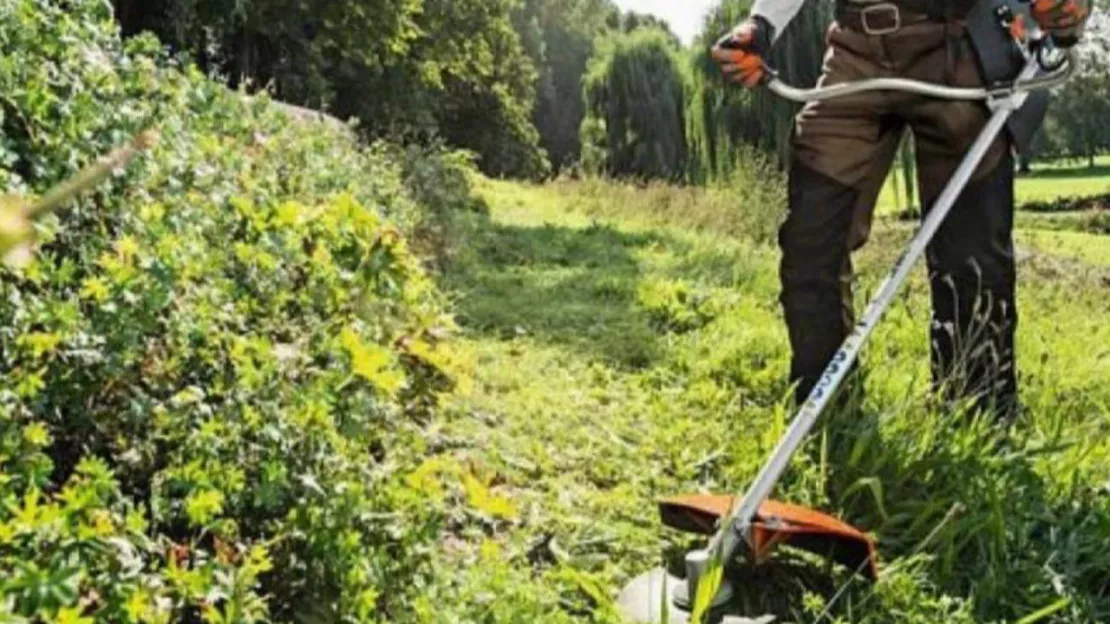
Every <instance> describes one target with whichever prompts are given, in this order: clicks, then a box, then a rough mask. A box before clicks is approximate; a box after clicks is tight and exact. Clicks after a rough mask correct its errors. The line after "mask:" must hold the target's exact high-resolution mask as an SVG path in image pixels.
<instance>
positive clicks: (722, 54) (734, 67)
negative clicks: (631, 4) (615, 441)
mask: <svg viewBox="0 0 1110 624" xmlns="http://www.w3.org/2000/svg"><path fill="white" fill-rule="evenodd" d="M1073 1H1074V0H1073ZM773 31H774V27H773V26H771V24H770V23H769V22H768V21H767V20H765V19H763V18H762V17H759V16H758V15H757V16H755V17H753V18H751V19H749V20H747V21H745V22H744V23H742V24H740V25H739V26H737V27H736V28H735V29H733V31H732V32H730V33H729V34H727V35H725V36H724V37H722V38H721V40H720V41H718V42H717V44H716V45H714V46H713V51H712V53H711V56H712V57H713V60H714V61H717V63H719V64H720V66H721V71H722V72H724V74H725V79H727V80H729V81H730V82H735V83H738V84H742V85H744V86H745V87H749V88H750V87H755V86H756V85H758V84H759V83H760V82H762V81H763V79H764V77H765V76H766V74H767V70H766V69H765V67H764V65H763V56H764V55H765V54H767V53H768V52H770V50H771V41H772V39H773V38H774V32H773Z"/></svg>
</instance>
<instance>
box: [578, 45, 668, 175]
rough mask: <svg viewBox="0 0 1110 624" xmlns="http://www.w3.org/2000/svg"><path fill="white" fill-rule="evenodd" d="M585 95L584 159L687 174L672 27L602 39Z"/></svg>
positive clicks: (603, 165) (626, 170)
mask: <svg viewBox="0 0 1110 624" xmlns="http://www.w3.org/2000/svg"><path fill="white" fill-rule="evenodd" d="M584 96H585V100H586V111H587V112H586V118H585V119H584V120H583V122H582V144H583V145H582V161H583V163H582V164H583V166H585V167H587V168H589V169H592V170H595V171H601V172H605V173H608V174H610V175H616V176H630V177H638V178H660V179H670V180H678V179H682V178H684V177H685V174H686V164H687V162H686V161H687V149H686V133H685V132H686V128H685V85H684V77H683V74H682V67H681V61H680V59H679V56H678V50H677V49H676V48H675V46H674V42H673V40H672V39H671V37H670V36H669V35H668V34H667V33H665V32H663V31H660V30H657V29H646V30H643V29H641V30H634V31H633V32H631V33H621V34H615V35H612V36H610V37H609V38H607V39H606V40H605V41H603V42H602V43H601V45H600V46H599V49H598V51H597V54H596V55H595V56H594V58H593V59H592V60H591V61H590V65H589V70H588V71H587V74H586V79H585V85H584Z"/></svg>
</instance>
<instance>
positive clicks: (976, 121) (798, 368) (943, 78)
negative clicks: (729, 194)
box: [779, 17, 1017, 412]
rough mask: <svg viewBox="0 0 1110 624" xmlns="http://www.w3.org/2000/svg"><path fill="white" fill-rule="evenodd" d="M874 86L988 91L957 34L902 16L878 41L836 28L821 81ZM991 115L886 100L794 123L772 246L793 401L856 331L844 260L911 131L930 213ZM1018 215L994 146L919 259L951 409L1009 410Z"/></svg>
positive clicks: (873, 96)
mask: <svg viewBox="0 0 1110 624" xmlns="http://www.w3.org/2000/svg"><path fill="white" fill-rule="evenodd" d="M907 22H908V23H907ZM876 77H905V78H913V79H917V80H924V81H929V82H936V83H945V84H949V85H953V86H967V87H973V86H980V85H981V84H982V79H981V77H980V74H979V70H978V68H977V64H976V61H975V59H974V57H973V52H972V50H971V47H970V43H969V42H968V41H967V38H966V35H965V33H964V32H963V29H962V26H960V25H959V24H945V23H940V22H935V21H927V20H925V19H924V18H919V19H913V18H909V17H904V18H903V26H902V28H901V29H900V30H898V31H896V32H894V33H891V34H886V35H868V34H864V33H863V32H860V31H855V30H850V29H848V28H846V27H842V26H840V25H837V24H834V25H833V26H832V28H831V29H830V30H829V34H828V51H827V55H826V57H825V64H824V70H823V76H822V78H821V83H822V84H825V85H829V84H836V83H839V82H850V81H855V80H862V79H867V78H876ZM988 117H989V112H988V110H987V109H986V107H985V105H984V104H983V103H980V102H959V101H942V100H938V99H932V98H926V97H922V96H916V95H912V94H905V93H894V92H873V93H867V94H860V95H856V96H851V97H846V98H843V99H837V100H830V101H826V102H820V103H811V104H809V105H807V106H806V107H805V108H804V109H803V110H802V111H801V112H800V113H799V115H798V118H797V124H796V127H795V134H794V140H793V154H792V157H791V167H790V194H789V198H790V199H789V214H788V217H787V219H786V221H785V223H784V224H783V226H782V229H781V231H780V236H779V241H780V246H781V248H782V252H783V259H782V267H781V278H782V298H781V299H782V304H783V308H784V311H785V316H786V322H787V326H788V328H789V333H790V339H791V347H792V350H793V358H792V366H791V378H792V380H793V381H794V382H796V383H798V399H799V401H800V400H802V399H804V397H805V396H807V395H808V394H809V392H810V391H811V390H812V388H813V386H814V384H815V383H816V381H817V379H818V378H819V377H820V375H821V373H822V371H823V370H824V368H825V366H826V365H827V364H828V362H829V360H830V358H831V357H832V355H833V354H834V353H835V352H836V350H837V349H838V348H839V346H840V344H841V342H842V341H843V339H844V338H845V337H846V336H847V333H848V332H849V331H850V330H851V328H852V326H853V324H854V320H853V319H854V313H853V305H852V296H851V279H852V263H851V252H852V251H854V250H856V249H858V248H859V247H860V246H862V245H863V244H864V243H865V242H866V241H867V239H868V236H869V234H870V231H871V222H872V213H873V209H874V205H875V200H876V198H877V196H878V193H879V191H880V189H881V187H882V185H883V182H884V181H885V179H886V176H887V173H888V172H889V170H890V166H891V163H892V160H893V158H894V155H895V152H896V149H897V146H898V142H899V139H900V138H901V137H902V135H903V133H904V132H905V130H906V128H907V127H908V128H909V129H910V130H911V131H912V132H913V135H914V140H915V148H916V153H917V156H916V157H917V169H918V176H919V178H918V186H919V190H920V193H919V196H920V198H921V201H922V205H923V206H925V207H926V210H928V208H929V207H930V206H931V205H932V203H933V202H934V201H935V200H936V198H937V197H938V196H939V194H940V193H941V191H942V190H943V187H944V185H945V183H946V182H947V181H948V179H949V178H950V177H951V175H952V174H953V173H954V172H955V169H956V168H957V166H958V165H959V163H960V161H961V160H962V158H963V156H964V155H965V153H966V151H967V150H968V148H969V147H970V146H971V144H972V142H973V141H974V140H975V138H976V137H977V136H978V134H979V133H980V131H981V130H982V128H983V126H984V125H985V123H986V121H987V119H988ZM1013 204H1014V197H1013V163H1012V158H1011V153H1010V144H1009V141H1008V139H1007V138H1006V137H1000V139H999V140H998V141H997V142H996V144H995V145H994V146H993V147H992V149H991V151H990V152H989V154H988V156H987V157H986V159H985V160H984V161H983V163H982V165H981V166H980V168H979V170H978V172H977V173H976V175H975V176H974V178H973V180H972V182H971V183H970V184H969V186H968V187H967V189H966V190H965V191H964V193H963V194H962V196H961V198H960V200H959V201H958V203H957V205H956V206H955V207H954V209H953V211H952V213H951V214H950V215H949V217H948V218H947V220H946V222H945V224H944V225H943V227H942V228H941V230H940V231H939V232H938V234H937V236H936V238H935V239H934V241H933V243H932V244H931V245H930V247H929V250H928V253H927V258H928V266H929V270H930V276H931V290H932V305H933V321H932V324H931V331H930V338H931V353H932V365H933V366H932V369H933V374H934V381H935V383H936V385H937V387H938V389H941V388H943V390H944V393H945V395H946V396H948V397H949V398H958V397H966V396H969V395H971V396H974V397H976V398H977V399H978V400H979V401H980V405H981V406H983V407H994V408H998V409H1000V410H1002V411H1004V412H1008V411H1009V410H1010V409H1012V407H1013V405H1014V401H1015V399H1014V397H1015V394H1016V377H1015V370H1014V357H1013V336H1014V329H1015V326H1016V322H1017V315H1016V311H1015V309H1014V287H1015V284H1014V282H1015V275H1014V273H1015V272H1014V262H1013V246H1012V229H1013Z"/></svg>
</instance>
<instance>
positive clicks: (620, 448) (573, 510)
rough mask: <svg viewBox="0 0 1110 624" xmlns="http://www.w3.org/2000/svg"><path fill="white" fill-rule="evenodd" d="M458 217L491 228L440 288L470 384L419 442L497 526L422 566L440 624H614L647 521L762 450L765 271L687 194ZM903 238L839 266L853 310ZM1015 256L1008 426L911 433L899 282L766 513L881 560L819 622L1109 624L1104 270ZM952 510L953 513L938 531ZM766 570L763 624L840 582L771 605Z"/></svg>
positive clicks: (771, 303)
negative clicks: (1019, 410)
mask: <svg viewBox="0 0 1110 624" xmlns="http://www.w3.org/2000/svg"><path fill="white" fill-rule="evenodd" d="M481 194H482V195H483V197H484V198H485V199H486V201H487V202H488V203H489V205H490V207H491V214H490V216H489V217H482V218H480V219H477V220H476V221H473V222H470V223H469V226H468V227H469V229H468V230H467V231H466V233H465V235H464V236H463V239H462V241H463V242H462V244H461V246H460V248H459V250H458V252H457V253H458V255H457V256H456V257H455V258H454V260H453V262H452V263H451V264H450V266H449V268H448V269H447V271H446V272H445V275H444V277H443V286H444V287H445V288H446V289H447V291H448V292H450V293H452V295H453V297H454V300H455V305H456V309H457V314H458V318H459V321H460V323H461V324H462V326H463V328H464V336H465V338H464V339H463V340H462V343H461V345H460V348H461V349H462V351H463V352H464V353H466V358H465V359H466V361H467V362H468V364H467V366H468V367H469V369H470V371H471V373H472V375H473V378H474V381H473V384H472V386H471V387H470V388H469V390H468V392H466V393H465V394H464V395H462V396H460V398H459V399H458V403H457V405H456V409H457V410H458V412H459V414H460V417H458V418H456V419H454V420H453V421H452V422H451V423H450V424H448V425H446V426H445V428H444V430H443V432H442V437H443V440H445V445H447V446H448V447H449V448H450V449H451V450H450V451H449V452H448V453H447V455H449V456H450V457H451V458H452V460H453V461H458V462H462V463H465V464H467V465H473V466H478V467H479V468H478V470H479V471H480V473H481V474H485V475H487V478H488V480H489V481H490V482H491V483H496V484H497V491H498V492H499V493H500V495H501V496H504V497H505V499H506V500H507V501H511V505H512V508H513V510H514V516H513V517H514V518H515V520H514V521H513V522H510V523H506V524H502V525H500V526H498V527H497V528H496V529H492V530H487V531H483V532H477V533H470V534H467V535H461V536H458V537H457V538H455V539H454V540H453V541H452V543H451V549H450V551H451V553H452V554H451V555H450V557H449V558H448V562H447V564H446V565H447V567H448V568H453V569H456V570H457V572H456V574H457V575H458V580H457V583H458V584H459V586H461V587H463V588H464V591H463V592H462V593H463V595H464V596H466V597H467V598H466V600H464V601H463V603H461V604H458V605H455V607H454V608H452V609H451V611H452V612H453V613H470V614H472V615H474V617H476V620H477V621H483V622H518V621H520V622H522V621H544V622H563V621H578V620H580V619H581V620H586V621H616V620H615V615H614V614H613V613H612V611H611V602H610V600H611V598H612V591H613V590H615V589H616V588H618V587H619V586H620V584H621V583H622V582H624V581H625V580H627V579H628V578H629V577H630V575H634V574H636V573H638V572H639V571H642V570H643V569H645V568H647V567H651V566H653V565H657V564H659V563H660V561H661V560H662V557H663V553H664V552H665V551H666V552H669V553H672V554H673V552H674V551H675V549H676V548H677V546H676V545H678V544H683V543H685V542H683V541H682V539H681V538H680V537H679V536H677V535H675V534H672V533H670V532H667V531H665V530H663V529H660V528H659V525H658V522H657V520H656V517H655V507H654V505H653V501H654V500H655V499H657V498H658V497H661V496H666V495H670V494H674V493H679V492H684V491H702V490H706V491H726V492H732V491H735V490H738V489H740V488H742V487H743V486H744V485H745V484H746V483H747V480H748V479H750V478H751V477H752V476H753V474H754V471H755V470H756V469H757V467H758V465H759V463H760V462H761V461H762V459H763V458H764V457H765V456H766V454H767V453H768V452H769V449H770V445H771V444H773V442H774V441H775V440H776V438H777V435H778V434H779V432H780V431H781V430H782V427H783V423H784V418H786V417H787V416H788V414H786V413H785V412H784V411H783V409H782V405H783V403H782V397H783V396H784V395H785V393H786V391H787V389H786V387H785V386H784V383H783V377H784V376H785V372H786V370H785V366H786V357H787V353H786V336H785V333H784V330H783V328H782V326H781V323H780V319H779V311H778V304H777V302H776V296H777V282H776V277H775V267H776V262H777V255H776V253H775V250H774V248H773V247H771V246H770V243H769V242H767V241H766V239H765V240H763V241H756V240H752V239H751V238H750V237H746V236H736V235H720V234H717V233H715V232H719V231H721V230H722V229H724V230H728V229H729V228H728V227H724V226H727V221H728V220H729V218H730V217H729V216H728V215H729V214H731V215H732V217H731V218H733V219H742V218H744V217H743V210H744V207H743V206H741V205H736V206H735V207H734V209H733V210H735V212H733V213H728V212H726V213H724V215H723V216H722V215H721V214H719V213H718V211H719V210H720V209H721V208H723V207H724V204H722V203H718V202H721V201H722V200H721V199H720V198H719V197H718V198H714V197H712V196H709V195H706V194H704V193H697V192H692V191H690V192H686V191H678V190H674V189H670V190H668V189H667V188H666V187H652V188H648V189H644V190H636V189H634V188H631V187H627V186H616V185H609V184H606V183H600V182H583V183H571V182H563V183H556V184H553V185H549V186H521V185H518V184H513V183H504V182H492V181H485V182H483V183H482V184H481ZM699 208H702V210H699ZM708 213H718V219H723V220H724V221H725V222H726V223H724V224H722V223H712V220H710V219H708V218H707V217H706V216H705V215H706V214H708ZM908 232H909V230H908V228H907V227H906V225H905V224H902V223H897V222H894V221H892V220H888V219H884V220H882V221H881V223H880V227H879V230H878V231H877V233H876V235H875V237H874V242H873V243H872V244H871V245H870V246H869V247H868V248H867V249H865V250H864V251H863V252H862V253H861V254H860V257H859V259H858V260H859V264H860V266H861V274H862V278H861V287H860V288H859V289H858V291H859V296H860V298H861V303H862V297H863V294H865V293H866V292H867V291H868V290H869V289H870V288H871V287H873V286H874V284H875V283H876V280H877V278H878V277H880V276H881V274H882V273H883V271H885V269H886V267H887V265H888V264H889V263H890V262H892V260H893V259H894V257H895V256H896V254H897V252H898V248H899V245H900V244H901V243H903V242H904V241H905V240H906V239H907V236H908ZM1020 238H1021V240H1022V241H1023V242H1024V243H1025V244H1026V246H1025V247H1023V249H1024V252H1023V259H1022V261H1021V267H1020V272H1021V280H1022V281H1021V286H1022V288H1021V297H1020V305H1021V307H1022V314H1023V316H1022V319H1023V321H1022V327H1021V334H1020V349H1021V359H1020V367H1021V369H1022V373H1023V387H1022V400H1023V402H1024V404H1025V405H1026V407H1027V413H1026V415H1025V416H1024V418H1023V420H1022V421H1021V422H1020V423H1019V424H1018V426H1017V427H1015V428H1014V430H1013V431H1010V432H1009V433H993V432H992V430H991V429H990V427H988V426H986V424H985V423H982V422H976V423H971V422H968V421H966V420H961V417H960V416H959V415H953V414H947V413H940V412H936V411H930V410H929V409H927V408H926V406H925V405H926V401H925V398H924V393H925V385H924V384H925V382H926V378H927V369H926V359H927V358H926V342H925V331H926V322H927V318H928V317H927V300H926V298H925V289H926V284H925V281H924V279H923V273H922V271H921V270H920V269H919V270H918V272H917V274H916V275H915V277H914V279H913V282H912V284H910V286H909V289H908V294H907V295H906V296H905V297H903V298H902V299H901V300H900V301H899V303H898V304H897V305H896V307H895V309H894V310H893V311H892V313H891V314H890V315H889V317H888V319H887V322H886V323H885V324H884V325H883V326H882V328H881V329H880V331H879V332H878V334H877V335H876V336H875V338H874V341H873V343H872V344H871V347H870V348H869V349H868V350H867V353H866V355H865V360H866V362H867V368H868V370H869V374H868V381H867V387H868V394H867V396H866V399H865V400H864V401H863V404H862V409H861V412H860V413H857V414H855V415H854V416H852V417H850V418H847V417H845V416H843V415H838V414H834V415H832V416H831V417H830V418H828V419H827V420H826V421H825V423H824V428H823V429H822V431H821V432H819V433H818V434H817V435H816V436H815V437H814V440H813V441H812V442H811V443H810V446H809V448H808V449H807V452H806V453H803V456H802V457H799V458H798V459H797V461H796V462H795V464H794V468H793V469H792V471H791V472H790V475H789V476H788V478H787V479H786V480H785V483H784V484H783V487H782V488H781V489H780V496H781V497H785V498H789V499H790V500H792V501H795V502H799V503H806V504H811V505H817V506H820V507H823V508H825V509H830V510H832V511H834V512H838V513H840V514H842V515H843V516H844V517H846V518H847V519H849V520H851V521H853V522H855V523H857V524H859V525H860V526H862V527H863V528H865V529H866V530H871V531H874V532H875V534H876V535H877V536H878V538H879V540H880V544H881V550H882V554H883V557H884V565H885V566H888V574H887V576H886V577H884V580H883V581H882V582H880V583H879V584H878V585H877V586H875V587H874V588H866V587H859V586H858V585H857V586H852V587H851V588H850V590H849V591H848V592H847V594H846V597H844V598H841V599H840V600H839V601H838V603H836V604H835V605H832V608H831V611H832V613H833V614H835V615H837V616H838V617H840V618H843V619H841V620H839V621H844V622H848V621H852V622H890V621H912V622H939V621H966V622H980V621H982V622H985V621H1015V620H1017V619H1020V618H1022V617H1025V616H1029V615H1030V614H1034V615H1036V613H1037V612H1038V611H1041V610H1047V611H1042V614H1041V615H1040V616H1036V617H1033V618H1031V619H1027V620H1022V621H1023V622H1026V623H1028V622H1035V621H1046V622H1048V621H1053V622H1088V621H1095V620H1096V619H1104V618H1107V617H1110V595H1108V593H1107V587H1108V585H1107V583H1108V582H1110V578H1108V577H1107V572H1106V570H1107V569H1108V567H1107V566H1108V564H1110V560H1108V559H1107V555H1106V552H1107V547H1108V546H1110V532H1108V529H1110V507H1108V506H1107V503H1106V497H1105V496H1101V497H1100V495H1099V494H1098V492H1099V488H1100V487H1104V486H1105V484H1106V483H1107V479H1110V438H1108V437H1107V435H1106V433H1107V431H1108V430H1110V385H1108V384H1107V383H1106V382H1107V380H1108V379H1110V348H1108V347H1107V346H1106V345H1110V326H1108V324H1107V323H1106V322H1105V319H1106V318H1107V314H1108V313H1110V309H1108V308H1107V303H1106V302H1107V301H1108V295H1110V265H1108V262H1107V260H1108V259H1107V257H1106V256H1105V250H1106V248H1107V247H1108V246H1107V245H1106V239H1105V238H1100V237H1097V236H1095V235H1092V234H1084V233H1080V232H1074V231H1062V232H1060V231H1057V232H1041V231H1034V230H1023V231H1022V232H1021V235H1020ZM446 441H449V442H446ZM992 445H994V446H992ZM997 445H1001V446H997ZM990 448H1009V449H1010V450H1009V451H1001V450H997V451H991V450H989V449H990ZM956 503H960V504H963V505H965V506H966V507H967V509H968V511H967V513H966V514H965V515H964V516H962V517H960V518H959V519H958V520H956V521H955V522H952V523H950V524H948V525H944V524H943V522H942V519H943V517H944V516H945V514H946V513H947V512H948V511H949V510H950V509H951V508H952V506H953V505H954V504H956ZM938 525H942V526H940V527H939V536H938V537H936V538H935V539H933V540H932V541H930V542H928V543H926V544H925V545H924V546H923V547H921V548H918V545H919V543H920V542H921V541H922V540H923V538H924V537H925V536H926V535H927V534H929V533H930V532H931V531H933V530H934V529H937V528H938ZM451 562H455V564H454V565H453V564H452V563H451ZM777 565H778V567H776V565H771V566H770V567H769V568H768V569H767V570H764V571H763V574H765V575H766V576H764V577H761V578H762V579H763V581H764V582H767V583H771V584H772V585H771V586H772V587H776V588H777V590H776V591H775V592H772V593H773V595H774V597H773V598H770V597H769V598H768V599H767V601H765V602H771V603H776V604H777V609H778V612H779V614H780V615H781V616H783V617H784V618H787V620H786V621H815V616H816V615H817V612H819V611H821V609H822V608H823V606H824V605H825V599H826V598H828V596H830V595H831V594H832V589H833V588H834V587H833V585H831V583H833V582H835V583H837V584H839V583H841V582H843V581H844V580H845V578H844V576H843V575H834V576H833V577H832V580H827V581H824V582H822V581H819V580H815V579H814V578H813V577H815V576H816V577H822V576H823V575H821V574H816V575H810V576H809V577H806V576H805V575H804V574H803V575H802V576H803V577H805V578H807V579H808V580H809V581H810V582H808V583H801V582H793V581H790V580H784V578H783V577H789V576H790V573H789V569H788V568H787V567H786V564H785V563H780V564H777ZM775 583H777V584H775ZM799 585H801V586H804V588H805V590H804V591H803V590H801V589H799ZM807 592H812V593H807ZM967 596H970V598H968V599H966V600H965V599H964V598H963V597H967ZM957 597H959V598H957ZM755 601H756V602H759V600H758V599H756V600H755ZM763 606H771V607H773V608H774V607H775V606H776V605H766V604H764V605H763ZM1045 613H1047V615H1045ZM898 614H900V615H898ZM464 619H465V618H464ZM459 621H464V620H459Z"/></svg>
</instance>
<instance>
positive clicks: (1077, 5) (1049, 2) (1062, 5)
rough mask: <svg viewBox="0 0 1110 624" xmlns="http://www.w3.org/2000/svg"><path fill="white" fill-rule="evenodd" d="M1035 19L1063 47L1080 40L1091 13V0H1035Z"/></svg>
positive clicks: (1068, 46)
mask: <svg viewBox="0 0 1110 624" xmlns="http://www.w3.org/2000/svg"><path fill="white" fill-rule="evenodd" d="M1032 14H1033V19H1035V20H1036V21H1037V24H1039V25H1040V27H1041V29H1042V30H1044V31H1045V32H1046V33H1048V34H1049V35H1052V39H1053V40H1054V41H1055V42H1056V45H1058V46H1060V47H1062V48H1070V47H1072V46H1073V45H1075V44H1076V43H1078V42H1079V37H1080V36H1081V35H1082V34H1083V26H1084V25H1085V24H1086V23H1087V18H1088V17H1089V16H1090V14H1091V10H1090V6H1089V0H1034V2H1033V10H1032Z"/></svg>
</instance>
